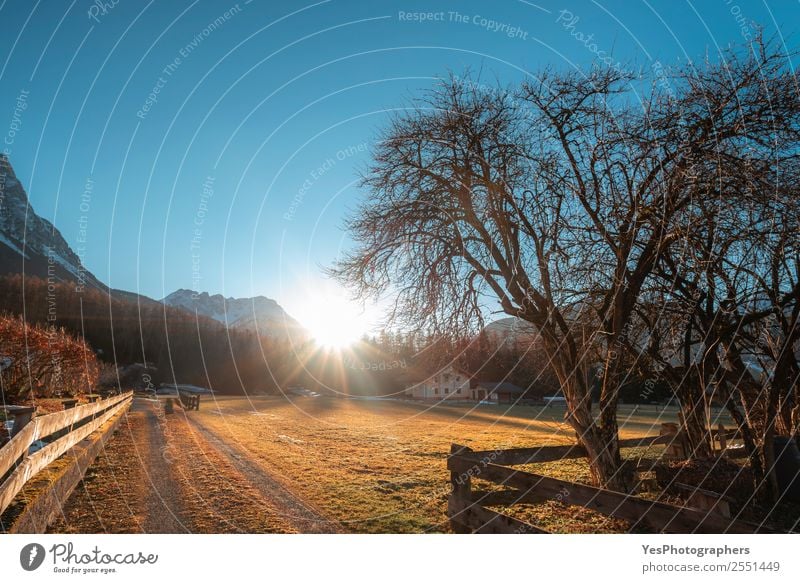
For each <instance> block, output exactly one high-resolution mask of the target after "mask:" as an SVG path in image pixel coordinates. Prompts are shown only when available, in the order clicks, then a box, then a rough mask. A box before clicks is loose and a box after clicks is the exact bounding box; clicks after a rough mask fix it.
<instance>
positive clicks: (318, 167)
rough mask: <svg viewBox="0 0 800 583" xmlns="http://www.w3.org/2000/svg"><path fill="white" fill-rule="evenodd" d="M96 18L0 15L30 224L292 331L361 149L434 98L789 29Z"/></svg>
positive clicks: (43, 9)
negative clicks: (40, 221)
mask: <svg viewBox="0 0 800 583" xmlns="http://www.w3.org/2000/svg"><path fill="white" fill-rule="evenodd" d="M101 4H102V2H99V1H98V2H97V3H95V2H94V1H90V0H75V1H73V2H69V1H64V2H58V1H47V2H42V1H40V2H33V1H30V0H0V29H1V30H2V34H0V47H1V48H0V82H1V83H2V87H3V91H2V94H1V95H0V132H3V133H4V134H5V133H6V128H7V127H10V123H11V120H12V118H13V116H14V110H15V107H16V105H17V102H18V97H19V96H20V95H23V94H24V95H25V97H26V99H25V101H26V103H27V109H25V110H24V111H23V112H21V115H19V116H18V117H19V120H18V123H17V124H16V130H15V132H14V135H13V139H12V140H11V142H12V143H10V144H8V143H7V142H6V144H4V146H5V148H6V149H7V150H8V152H9V157H10V159H11V162H12V164H13V165H14V167H15V169H16V172H17V174H18V175H19V177H20V179H21V180H22V182H23V184H24V185H25V186H26V188H27V190H28V192H29V194H30V198H31V201H32V204H33V206H34V208H35V209H36V211H37V212H38V213H39V214H40V215H42V216H44V217H46V218H48V219H50V220H52V221H53V222H54V223H55V225H56V226H57V227H58V228H59V229H60V230H61V232H62V234H63V235H64V237H65V238H66V239H67V241H68V242H69V243H70V244H71V245H72V246H73V248H76V249H78V250H79V251H80V253H81V256H82V258H83V262H84V264H85V265H86V266H87V268H88V269H89V270H91V271H92V272H93V273H94V274H96V275H97V276H98V277H99V278H100V279H101V280H103V281H105V282H107V283H108V284H110V285H111V286H113V287H116V288H122V289H126V290H131V291H137V292H139V293H143V294H146V295H149V296H151V297H155V298H160V297H163V296H164V295H166V294H168V293H170V292H172V291H174V290H175V289H177V288H191V289H197V290H200V291H208V292H210V293H223V294H225V295H226V296H237V297H242V296H252V295H258V294H263V295H266V296H269V297H272V298H275V299H276V300H278V302H279V303H281V304H282V305H283V306H284V307H286V308H287V310H288V311H289V312H290V313H291V314H293V315H296V316H298V317H300V318H301V320H302V312H303V310H304V306H305V305H307V301H308V297H310V296H313V295H314V294H316V295H317V297H319V295H320V290H322V289H325V288H326V286H327V285H328V284H325V283H324V282H322V281H320V276H319V266H320V265H327V264H329V263H330V262H332V261H333V260H334V259H335V258H336V256H337V254H339V253H340V252H341V251H342V250H343V249H346V248H347V247H348V245H349V240H348V237H347V234H346V233H344V232H343V231H342V229H341V226H342V219H343V217H344V215H345V214H346V212H347V211H348V209H352V208H354V207H355V205H356V203H357V202H358V200H359V197H360V196H361V195H362V194H363V193H360V192H359V190H358V188H357V186H356V184H355V180H356V179H357V171H358V169H359V168H363V167H364V165H365V164H366V162H367V161H368V155H369V149H370V147H371V145H372V144H373V142H374V140H375V137H376V135H377V132H378V129H379V128H380V127H381V126H382V125H383V124H384V123H385V122H386V120H387V117H388V115H389V112H391V111H392V110H393V108H399V107H403V106H406V105H408V103H409V100H410V99H411V98H412V96H414V95H415V94H417V93H418V92H419V91H420V90H421V89H424V88H427V87H430V86H431V85H432V84H433V83H435V81H436V79H437V77H440V76H443V75H446V74H447V72H448V71H453V72H455V73H460V72H461V71H463V70H464V69H465V68H468V67H469V68H471V69H472V70H473V71H482V75H484V77H485V78H489V79H494V78H497V79H500V80H501V81H502V82H513V81H515V80H518V79H520V78H522V77H523V76H524V75H525V74H527V73H529V72H535V70H536V69H538V68H540V67H543V66H546V65H552V66H555V67H559V68H569V67H586V66H588V65H590V64H591V63H592V62H595V61H597V60H598V59H607V60H609V61H613V62H614V63H616V62H619V63H622V64H624V66H628V65H631V64H636V65H638V66H642V67H651V66H652V65H653V64H654V63H655V62H656V61H660V62H661V63H663V64H664V65H669V64H676V63H679V62H685V61H686V60H687V59H692V60H698V59H702V58H703V57H704V56H705V54H706V53H709V54H710V55H711V56H712V58H713V56H714V55H715V54H716V53H717V52H718V50H719V49H720V48H721V47H725V46H727V45H729V44H730V43H740V42H743V41H744V40H745V39H746V38H747V37H748V36H752V35H754V34H755V30H756V26H757V25H760V26H763V27H764V28H765V30H766V34H767V36H770V35H771V34H774V33H777V34H779V35H780V36H779V40H783V41H785V42H786V45H787V46H788V47H790V48H796V47H797V46H798V42H797V38H798V37H797V33H798V30H797V29H798V23H800V18H798V15H799V14H800V4H798V2H795V1H786V2H773V3H771V4H770V5H769V6H768V5H767V4H766V3H763V2H745V1H744V0H732V1H730V2H728V1H727V0H719V1H708V2H694V3H688V2H680V1H655V0H651V1H649V2H633V1H629V2H607V1H606V2H588V1H587V2H583V1H582V2H575V1H560V2H546V1H540V2H537V3H534V2H528V1H522V0H497V1H495V2H491V3H489V2H470V1H458V2H456V1H441V0H434V1H426V2H407V1H403V2H394V1H386V2H354V1H346V0H330V1H327V2H324V1H323V2H317V3H314V2H306V1H298V2H290V1H288V0H286V1H266V0H264V1H261V0H252V1H251V2H249V3H248V2H245V1H241V2H238V3H235V2H225V1H213V2H212V1H204V0H201V1H196V2H192V1H169V2H167V1H164V0H161V1H153V2H149V3H148V2H143V1H133V0H118V1H117V2H116V4H115V3H114V2H113V1H107V2H106V3H105V7H104V8H102V9H101V8H100V5H101ZM422 13H424V16H416V15H420V14H422ZM576 18H577V20H575V19H576ZM589 35H592V36H591V38H589ZM587 39H588V40H587ZM153 97H155V99H153ZM18 113H19V112H18ZM6 137H8V135H7V134H6ZM87 185H89V186H90V187H91V188H90V192H87V191H88V190H89V188H87ZM82 232H85V237H83V236H82V235H81V233H82ZM84 238H85V241H83V239H84Z"/></svg>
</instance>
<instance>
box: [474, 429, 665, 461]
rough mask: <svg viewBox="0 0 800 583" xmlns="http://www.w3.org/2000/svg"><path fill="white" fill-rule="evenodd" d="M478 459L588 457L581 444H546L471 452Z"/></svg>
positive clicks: (636, 443)
mask: <svg viewBox="0 0 800 583" xmlns="http://www.w3.org/2000/svg"><path fill="white" fill-rule="evenodd" d="M673 439H674V437H673V436H670V435H652V436H649V437H635V438H632V439H621V440H620V442H619V446H620V447H621V448H625V447H647V446H651V445H658V444H669V443H671V442H672V440H673ZM470 455H471V456H473V457H474V458H476V459H486V460H488V461H490V462H491V463H494V464H498V465H501V466H519V465H523V464H538V463H544V462H553V461H558V460H568V459H577V458H582V457H586V450H585V449H584V448H583V447H582V446H580V445H544V446H540V447H519V448H512V449H502V450H497V451H475V452H472V453H471V454H470Z"/></svg>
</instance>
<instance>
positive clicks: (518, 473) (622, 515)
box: [447, 434, 770, 534]
mask: <svg viewBox="0 0 800 583" xmlns="http://www.w3.org/2000/svg"><path fill="white" fill-rule="evenodd" d="M680 441H681V436H680V435H676V434H665V435H659V436H653V437H647V438H642V439H628V440H621V441H620V447H621V448H625V447H646V446H651V445H657V444H662V445H666V446H667V451H668V452H669V451H675V448H676V447H679V445H680ZM581 457H586V451H585V450H584V449H583V448H582V447H581V446H579V445H565V446H552V447H533V448H518V449H507V450H496V451H473V450H471V449H470V448H468V447H466V446H463V445H458V444H452V445H451V449H450V455H449V457H448V458H447V468H448V470H450V481H451V485H452V492H451V494H450V497H449V499H448V512H447V513H448V517H449V519H450V523H451V525H452V527H453V530H454V531H456V532H460V533H465V532H474V533H541V534H545V533H547V531H546V530H544V529H542V528H540V527H538V526H536V525H533V524H530V523H528V522H525V521H522V520H518V519H516V518H513V517H512V516H508V515H506V514H502V513H500V512H497V511H495V510H492V509H490V508H487V506H509V505H513V504H535V503H538V502H542V501H546V500H557V501H559V502H561V503H563V504H565V505H572V506H583V507H584V508H588V509H590V510H594V511H597V512H600V513H601V514H604V515H605V516H609V517H613V518H618V519H623V520H627V521H629V522H630V523H632V524H634V525H637V526H638V527H641V528H642V529H646V530H650V531H653V532H659V533H661V532H665V533H694V532H697V533H722V532H726V533H754V532H770V530H769V529H767V528H765V527H762V526H760V525H756V524H750V523H748V522H744V521H741V520H735V519H731V518H730V517H729V516H725V509H726V508H727V502H726V500H725V498H724V497H721V496H718V495H717V496H715V495H714V493H713V492H706V491H704V490H703V491H701V490H700V489H695V490H696V491H695V492H693V494H694V497H693V498H690V501H689V503H688V504H687V506H677V505H674V504H667V503H664V502H658V501H654V500H648V499H645V498H641V497H639V496H635V495H632V494H624V493H621V492H614V491H611V490H604V489H602V488H595V487H593V486H589V485H586V484H579V483H575V482H567V481H564V480H559V479H556V478H551V477H548V476H544V475H541V474H535V473H532V472H528V471H523V470H519V469H515V468H513V467H511V466H516V465H523V464H532V463H544V462H552V461H557V460H564V459H575V458H581ZM640 469H642V468H640ZM643 469H645V470H646V469H649V468H643ZM473 480H485V481H488V482H492V483H494V484H497V485H501V486H504V487H506V488H508V489H507V490H502V491H493V492H473V490H472V481H473ZM698 500H700V502H698ZM691 504H694V506H695V507H691V506H690V505H691Z"/></svg>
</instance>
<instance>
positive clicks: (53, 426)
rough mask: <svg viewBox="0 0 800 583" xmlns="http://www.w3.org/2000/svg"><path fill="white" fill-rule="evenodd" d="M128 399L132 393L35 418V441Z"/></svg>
mask: <svg viewBox="0 0 800 583" xmlns="http://www.w3.org/2000/svg"><path fill="white" fill-rule="evenodd" d="M128 397H130V393H123V394H121V395H117V396H115V397H111V398H110V399H105V400H104V401H96V402H94V403H89V404H87V405H81V406H79V407H73V408H72V409H66V410H64V411H59V412H58V413H51V414H49V415H42V416H41V417H35V418H34V420H33V421H32V423H33V424H35V425H36V428H37V432H36V434H35V437H34V438H33V439H34V441H35V440H37V439H41V438H43V437H47V436H48V435H52V434H53V433H55V432H56V431H60V430H61V429H66V428H69V427H71V426H72V425H74V424H75V423H78V422H79V421H82V420H83V419H85V418H86V417H90V416H91V415H94V414H95V413H98V412H100V411H102V410H104V409H107V408H108V407H111V406H112V405H116V404H117V403H120V402H122V401H124V400H125V399H127V398H128Z"/></svg>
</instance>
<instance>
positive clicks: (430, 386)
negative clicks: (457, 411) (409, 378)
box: [406, 365, 471, 401]
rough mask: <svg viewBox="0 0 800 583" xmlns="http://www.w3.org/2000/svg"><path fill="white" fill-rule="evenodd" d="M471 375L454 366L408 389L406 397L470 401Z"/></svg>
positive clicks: (449, 366)
mask: <svg viewBox="0 0 800 583" xmlns="http://www.w3.org/2000/svg"><path fill="white" fill-rule="evenodd" d="M469 381H470V375H469V373H467V372H466V371H463V370H460V369H458V368H456V367H455V366H453V365H448V366H447V367H445V368H443V369H442V370H440V371H437V372H436V374H434V375H433V376H431V377H428V378H427V379H425V380H423V381H420V382H418V383H415V384H413V385H411V386H410V387H408V388H407V389H406V396H407V397H411V398H412V399H452V400H455V401H457V400H460V399H465V400H466V399H469V398H470V396H471V395H470V389H469Z"/></svg>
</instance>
